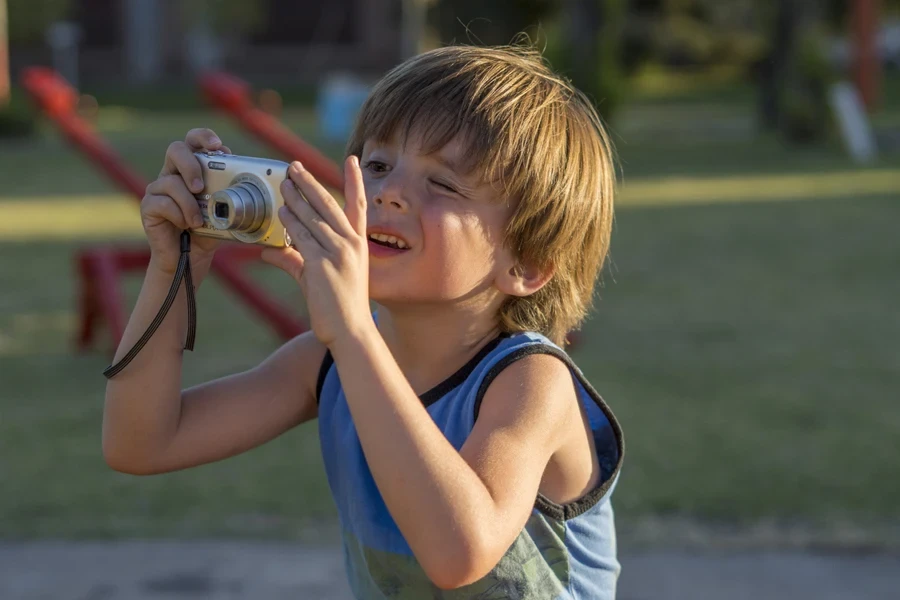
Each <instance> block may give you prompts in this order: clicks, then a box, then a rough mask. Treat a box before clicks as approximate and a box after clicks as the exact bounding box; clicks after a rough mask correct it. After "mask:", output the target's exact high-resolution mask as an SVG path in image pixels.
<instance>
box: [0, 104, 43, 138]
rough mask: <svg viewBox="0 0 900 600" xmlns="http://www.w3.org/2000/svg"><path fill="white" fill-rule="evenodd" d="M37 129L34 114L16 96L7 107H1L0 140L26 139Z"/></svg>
mask: <svg viewBox="0 0 900 600" xmlns="http://www.w3.org/2000/svg"><path fill="white" fill-rule="evenodd" d="M35 129H36V120H35V116H34V113H33V112H32V111H31V109H30V108H29V107H28V106H27V105H26V104H25V102H23V101H21V100H20V96H19V95H18V94H14V95H13V96H12V97H11V98H10V101H9V103H8V104H7V105H6V106H0V139H2V138H15V137H25V136H29V135H32V134H33V133H34V132H35Z"/></svg>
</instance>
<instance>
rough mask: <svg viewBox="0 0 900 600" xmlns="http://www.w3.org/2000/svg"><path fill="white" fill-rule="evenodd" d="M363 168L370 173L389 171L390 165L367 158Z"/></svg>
mask: <svg viewBox="0 0 900 600" xmlns="http://www.w3.org/2000/svg"><path fill="white" fill-rule="evenodd" d="M362 168H363V169H365V170H366V171H369V172H370V173H387V171H388V166H387V165H386V164H384V163H383V162H380V161H377V160H367V161H366V162H365V163H363V165H362Z"/></svg>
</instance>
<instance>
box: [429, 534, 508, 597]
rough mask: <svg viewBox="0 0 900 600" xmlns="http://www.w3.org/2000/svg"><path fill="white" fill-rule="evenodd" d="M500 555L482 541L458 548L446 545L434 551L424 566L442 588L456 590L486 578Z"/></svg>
mask: <svg viewBox="0 0 900 600" xmlns="http://www.w3.org/2000/svg"><path fill="white" fill-rule="evenodd" d="M499 560H500V555H497V554H496V552H494V551H492V549H491V548H489V547H488V546H487V545H485V544H482V543H478V542H475V543H468V544H462V545H461V547H460V548H458V549H455V550H454V549H451V548H448V547H446V546H445V547H444V548H443V549H439V550H438V551H437V552H435V553H434V555H433V556H432V557H430V560H429V561H428V563H429V564H425V563H424V562H423V564H422V568H423V569H424V570H425V574H426V575H427V576H428V578H429V579H430V580H431V582H432V583H433V584H434V585H435V586H437V587H438V588H440V589H442V590H455V589H458V588H461V587H465V586H467V585H471V584H473V583H475V582H476V581H479V580H480V579H482V578H484V577H485V576H486V575H487V574H488V573H490V572H491V569H493V568H494V567H495V566H496V565H497V562H499Z"/></svg>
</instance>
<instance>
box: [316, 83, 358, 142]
mask: <svg viewBox="0 0 900 600" xmlns="http://www.w3.org/2000/svg"><path fill="white" fill-rule="evenodd" d="M368 96H369V86H368V85H366V84H365V83H363V82H362V81H361V80H360V79H359V78H357V77H354V76H353V75H349V74H344V73H341V74H335V75H332V76H330V77H328V78H327V79H326V80H325V81H324V82H323V83H322V85H321V86H320V87H319V96H318V106H317V112H318V116H319V131H320V133H321V134H322V137H323V138H325V139H326V140H328V141H329V142H341V143H343V142H346V141H347V138H349V137H350V131H351V130H352V129H353V125H354V123H355V121H356V115H357V114H358V113H359V109H360V108H361V107H362V104H363V102H365V100H366V98H368Z"/></svg>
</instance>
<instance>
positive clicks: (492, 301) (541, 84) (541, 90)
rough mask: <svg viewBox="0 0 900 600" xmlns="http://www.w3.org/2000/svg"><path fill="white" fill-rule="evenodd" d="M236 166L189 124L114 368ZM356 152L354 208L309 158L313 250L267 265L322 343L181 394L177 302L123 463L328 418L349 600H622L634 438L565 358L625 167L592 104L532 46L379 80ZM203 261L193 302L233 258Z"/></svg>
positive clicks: (124, 411) (126, 408) (351, 152)
mask: <svg viewBox="0 0 900 600" xmlns="http://www.w3.org/2000/svg"><path fill="white" fill-rule="evenodd" d="M220 148H224V149H225V150H226V151H228V149H227V148H225V147H224V146H222V145H221V142H220V141H219V139H218V138H216V137H215V134H213V133H212V132H211V131H209V130H193V131H191V132H190V133H189V134H188V136H187V139H186V141H185V142H184V143H180V142H179V143H174V144H172V145H171V146H170V147H169V149H168V152H167V153H166V160H165V165H164V167H163V170H162V173H161V174H160V177H159V179H157V180H156V181H155V182H154V183H152V184H151V185H150V186H149V187H148V189H147V195H146V197H145V198H144V200H143V202H142V209H141V214H142V219H143V225H144V228H145V231H146V234H147V237H148V239H149V242H150V246H151V249H152V260H151V263H150V266H149V268H148V270H147V274H146V279H145V282H144V286H143V289H142V291H141V294H140V297H139V298H138V301H137V304H136V306H135V309H134V312H133V314H132V316H131V319H130V321H129V324H128V327H127V329H126V332H125V336H124V337H123V339H122V343H121V346H120V348H119V351H118V353H117V355H116V357H115V360H116V361H118V360H119V359H120V358H121V356H122V355H123V354H124V353H125V352H126V351H127V350H128V349H129V348H131V346H133V345H134V343H135V341H136V340H137V339H138V337H139V336H140V335H141V333H142V332H143V331H144V330H145V329H146V328H147V325H148V323H149V322H150V321H151V319H152V318H153V317H154V315H155V314H156V312H157V310H158V309H159V306H160V305H161V303H162V301H163V299H164V297H165V295H166V293H167V291H168V289H169V286H170V284H171V281H172V276H173V273H174V272H175V269H176V264H177V262H178V256H179V243H178V241H179V234H180V232H181V230H183V229H188V228H191V227H193V226H195V223H196V219H198V218H199V216H200V215H199V210H198V207H197V202H196V200H195V199H194V197H193V195H192V192H197V191H199V190H200V189H202V183H201V182H200V181H199V177H200V169H199V165H198V164H197V161H196V159H195V158H194V156H193V154H192V152H193V151H197V150H201V149H207V150H216V149H220ZM347 154H348V159H347V161H346V163H345V173H346V188H345V200H346V202H345V208H344V209H343V210H342V209H341V208H340V207H339V205H338V203H337V202H336V201H335V200H334V199H333V198H332V197H331V196H330V195H329V194H328V192H327V191H326V190H325V189H324V188H323V187H322V186H321V185H320V184H318V183H317V182H316V181H315V179H314V178H313V177H311V176H310V174H309V173H308V172H307V171H305V170H304V169H303V166H302V165H300V164H299V163H293V164H292V165H291V168H290V169H289V179H288V180H287V181H286V182H285V185H284V186H283V188H282V192H283V194H284V197H285V202H286V205H285V207H284V208H283V209H282V211H281V213H280V215H279V216H280V217H281V220H282V223H283V224H284V225H285V227H286V228H287V230H288V232H289V233H290V235H291V237H292V239H293V240H294V247H292V248H285V249H280V250H275V249H267V250H266V251H265V252H264V259H265V260H266V261H268V262H270V263H271V264H273V265H276V266H278V267H280V268H281V269H283V270H284V271H286V272H287V273H289V274H290V275H291V276H293V277H294V278H295V279H296V280H297V282H298V284H299V285H300V287H301V289H302V291H303V293H304V295H305V297H306V299H307V304H308V310H309V316H310V319H311V326H312V331H311V332H308V333H305V334H303V335H301V336H299V337H297V338H295V339H293V340H291V341H290V342H288V343H287V344H285V345H284V346H282V347H281V348H280V349H278V350H277V351H276V352H275V353H274V354H273V355H272V356H271V357H270V358H268V359H267V360H265V361H264V362H263V363H262V364H260V365H259V366H257V367H256V368H254V369H252V370H249V371H247V372H244V373H239V374H236V375H232V376H230V377H225V378H223V379H218V380H215V381H211V382H209V383H206V384H203V385H200V386H197V387H194V388H190V389H187V390H184V391H181V390H180V389H179V388H180V381H181V357H182V346H183V344H184V339H185V333H186V323H187V311H186V310H185V309H184V302H185V301H184V298H183V297H182V298H181V299H180V300H176V302H175V304H174V305H173V307H172V309H171V311H170V313H169V315H168V316H167V317H166V319H165V320H164V322H163V324H162V326H161V327H160V328H159V330H158V331H157V332H156V334H155V335H154V336H153V337H152V338H151V339H150V341H149V343H148V344H147V347H146V348H145V349H144V350H143V351H142V352H141V353H140V354H138V356H137V357H136V358H135V359H134V361H133V362H132V363H131V364H130V365H129V366H128V367H127V368H126V369H125V370H124V371H122V372H121V373H120V374H118V375H117V376H116V377H115V378H113V379H112V380H111V381H110V382H109V383H108V387H107V392H106V409H105V414H104V423H103V452H104V456H105V458H106V460H107V462H108V463H109V465H110V466H111V467H112V468H114V469H116V470H119V471H123V472H126V473H134V474H150V473H162V472H167V471H173V470H176V469H184V468H187V467H191V466H194V465H199V464H203V463H208V462H211V461H216V460H220V459H223V458H226V457H228V456H233V455H235V454H238V453H240V452H243V451H245V450H248V449H250V448H253V447H255V446H258V445H260V444H262V443H264V442H266V441H268V440H271V439H273V438H274V437H276V436H278V435H280V434H281V433H283V432H285V431H287V430H288V429H290V428H292V427H294V426H295V425H298V424H300V423H303V422H304V421H307V420H309V419H313V418H318V420H319V432H320V437H321V444H322V453H323V456H324V460H325V467H326V471H327V474H328V480H329V484H330V486H331V490H332V493H333V495H334V499H335V502H336V503H337V507H338V512H339V515H340V522H341V527H342V531H343V543H344V554H345V559H346V566H347V572H348V576H349V579H350V585H351V588H352V589H353V592H354V594H355V595H356V597H358V598H364V599H370V598H410V599H423V598H446V599H457V598H479V599H489V598H517V599H526V598H527V599H545V598H578V599H587V598H590V599H592V600H597V599H605V598H613V597H614V595H615V585H616V578H617V576H618V572H619V564H618V562H617V559H616V543H615V529H614V523H613V513H612V508H611V506H610V501H609V496H610V494H611V493H612V489H613V487H614V485H615V482H616V481H617V479H618V475H619V469H620V465H621V462H622V455H623V449H624V446H623V441H622V434H621V431H620V428H619V426H618V424H617V422H616V420H615V418H614V417H613V415H612V413H611V412H610V410H609V408H608V407H607V406H606V405H605V404H604V402H603V401H602V400H601V399H600V396H599V395H598V394H597V392H595V391H594V389H593V388H592V387H591V386H590V384H589V383H588V382H587V381H586V380H585V379H584V377H583V375H582V374H581V372H580V371H579V370H578V369H577V367H575V366H574V364H573V363H572V361H571V359H570V358H569V357H568V356H567V355H566V354H565V353H564V352H563V351H562V350H561V349H560V346H562V345H563V343H564V337H565V335H566V332H568V331H569V330H571V329H572V328H573V327H575V326H577V325H578V324H579V323H580V322H581V320H582V319H583V318H584V316H585V314H586V312H587V310H588V308H589V306H590V303H591V299H592V295H593V290H594V284H595V281H596V278H597V275H598V272H599V270H600V267H601V265H602V264H603V262H604V259H605V256H606V254H607V249H608V246H609V237H610V230H611V224H612V206H613V189H614V169H613V163H612V158H611V150H610V147H609V144H608V141H607V137H606V135H605V133H604V131H603V128H602V126H601V124H600V121H599V119H598V117H597V115H596V113H595V111H594V109H593V108H592V106H591V104H590V103H589V102H588V101H587V100H586V99H585V97H584V96H583V95H582V94H580V93H579V92H577V91H576V90H574V89H573V88H572V87H570V85H568V84H567V83H566V82H564V81H563V80H561V79H559V78H558V77H556V76H555V75H554V74H553V73H552V72H551V71H550V70H549V69H548V68H547V67H546V66H545V64H544V63H543V62H542V60H541V58H540V57H539V56H538V55H537V54H536V53H534V52H533V51H529V50H524V49H512V48H479V47H448V48H442V49H439V50H435V51H432V52H428V53H425V54H422V55H420V56H417V57H415V58H412V59H410V60H408V61H407V62H405V63H403V64H401V65H400V66H398V67H397V68H395V69H394V70H393V71H391V72H390V73H388V74H387V75H386V76H385V77H384V79H383V80H382V81H381V82H380V83H378V85H376V87H375V89H374V90H373V92H372V94H371V96H370V98H369V99H368V101H367V102H366V104H365V105H364V106H363V108H362V111H361V114H360V117H359V120H358V123H357V126H356V129H355V131H354V132H353V135H352V138H351V140H350V142H349V145H348V152H347ZM301 193H302V196H301ZM304 198H305V201H304ZM191 244H192V246H191V255H190V256H191V260H192V265H193V273H194V280H195V283H199V282H200V281H201V280H202V279H203V277H204V275H205V274H206V272H207V270H208V268H209V264H210V261H211V260H212V256H213V252H214V250H215V246H216V242H215V241H213V240H211V239H209V238H204V237H199V236H194V237H193V239H192V241H191ZM180 293H181V294H184V290H183V289H182V290H181V292H180ZM370 300H372V301H374V302H375V303H376V304H377V305H378V310H377V312H376V314H375V315H374V316H373V314H372V313H371V312H370V305H369V301H370Z"/></svg>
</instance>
